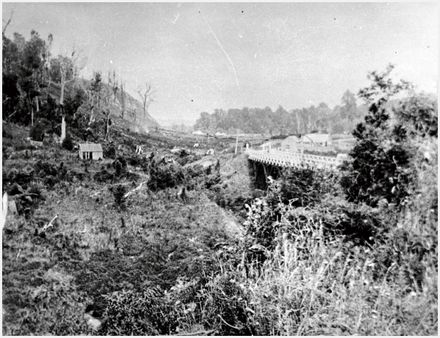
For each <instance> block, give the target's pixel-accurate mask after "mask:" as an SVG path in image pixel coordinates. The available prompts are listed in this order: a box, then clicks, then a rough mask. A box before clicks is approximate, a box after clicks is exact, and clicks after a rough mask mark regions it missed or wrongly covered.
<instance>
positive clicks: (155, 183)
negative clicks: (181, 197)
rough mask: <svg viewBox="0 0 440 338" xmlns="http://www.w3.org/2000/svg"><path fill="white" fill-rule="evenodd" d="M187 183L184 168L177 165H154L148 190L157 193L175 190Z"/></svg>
mask: <svg viewBox="0 0 440 338" xmlns="http://www.w3.org/2000/svg"><path fill="white" fill-rule="evenodd" d="M184 182H185V175H184V171H183V170H182V167H181V166H179V165H176V164H172V163H169V164H163V163H161V164H152V165H151V167H150V180H149V181H148V188H149V189H151V190H153V191H157V190H163V189H166V188H173V187H176V186H178V185H180V184H182V183H184Z"/></svg>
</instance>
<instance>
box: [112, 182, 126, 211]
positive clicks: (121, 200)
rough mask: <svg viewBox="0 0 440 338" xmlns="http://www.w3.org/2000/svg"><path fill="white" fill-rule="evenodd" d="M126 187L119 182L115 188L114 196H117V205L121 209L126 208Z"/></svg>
mask: <svg viewBox="0 0 440 338" xmlns="http://www.w3.org/2000/svg"><path fill="white" fill-rule="evenodd" d="M125 193H126V188H125V187H124V186H123V185H122V184H119V185H117V186H116V187H115V188H113V196H114V198H115V205H116V206H117V207H118V208H120V209H125V197H124V195H125Z"/></svg>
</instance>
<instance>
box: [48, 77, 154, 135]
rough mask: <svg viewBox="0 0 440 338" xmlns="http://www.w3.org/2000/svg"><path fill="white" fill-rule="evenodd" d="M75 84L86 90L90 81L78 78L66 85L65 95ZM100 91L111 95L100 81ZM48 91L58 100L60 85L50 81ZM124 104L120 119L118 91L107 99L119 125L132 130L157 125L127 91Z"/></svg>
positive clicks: (150, 127)
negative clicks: (124, 111) (114, 95)
mask: <svg viewBox="0 0 440 338" xmlns="http://www.w3.org/2000/svg"><path fill="white" fill-rule="evenodd" d="M75 86H79V87H81V88H82V89H83V90H86V88H87V87H88V86H90V81H89V80H85V79H79V80H77V81H76V82H75V83H71V84H68V85H66V89H65V91H66V93H65V95H66V96H67V94H68V93H69V92H71V91H72V90H73V88H74V87H75ZM102 91H103V94H102V95H103V96H109V97H112V94H111V89H110V87H109V86H108V85H107V84H106V83H102ZM49 93H50V94H51V96H52V97H54V98H55V99H56V100H57V101H58V100H59V98H60V95H61V87H60V85H59V84H57V83H51V85H50V88H49ZM125 105H126V114H125V117H124V119H122V118H121V117H120V115H121V110H122V104H121V95H120V93H118V94H117V95H116V98H115V99H113V98H111V99H110V100H109V107H110V114H111V116H112V117H113V119H116V120H118V121H119V123H121V126H124V127H125V126H127V127H130V129H131V130H133V131H141V129H152V128H155V127H157V126H159V123H157V121H156V120H155V119H154V118H153V117H152V116H151V115H150V114H148V113H147V114H146V115H145V116H144V114H143V108H142V105H141V103H140V102H139V101H138V100H136V99H135V98H134V97H132V96H131V95H130V94H128V93H125ZM136 128H140V130H136Z"/></svg>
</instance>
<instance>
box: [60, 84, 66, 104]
mask: <svg viewBox="0 0 440 338" xmlns="http://www.w3.org/2000/svg"><path fill="white" fill-rule="evenodd" d="M65 86H66V82H65V81H64V79H61V94H60V105H63V104H64V87H65Z"/></svg>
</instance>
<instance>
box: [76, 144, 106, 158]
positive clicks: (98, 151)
mask: <svg viewBox="0 0 440 338" xmlns="http://www.w3.org/2000/svg"><path fill="white" fill-rule="evenodd" d="M79 158H80V159H82V160H100V159H103V158H104V156H103V151H102V146H101V144H99V143H80V145H79Z"/></svg>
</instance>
